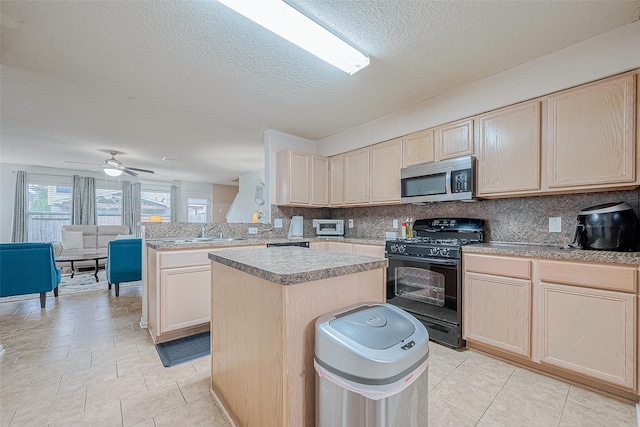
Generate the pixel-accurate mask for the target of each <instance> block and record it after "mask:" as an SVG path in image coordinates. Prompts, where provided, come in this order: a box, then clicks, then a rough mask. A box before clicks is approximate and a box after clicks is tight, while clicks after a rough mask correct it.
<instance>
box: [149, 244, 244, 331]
mask: <svg viewBox="0 0 640 427" xmlns="http://www.w3.org/2000/svg"><path fill="white" fill-rule="evenodd" d="M245 247H246V246H245ZM234 248H238V249H239V248H242V246H233V247H226V248H223V247H212V248H204V249H184V250H161V251H156V250H154V249H150V248H146V249H147V304H148V313H149V314H148V319H149V326H148V328H149V333H150V334H151V337H152V338H153V341H154V342H155V343H162V342H166V341H170V340H174V339H177V338H182V337H186V336H189V335H193V334H197V333H199V332H204V331H208V330H209V329H210V324H211V305H210V301H211V261H210V260H209V252H212V251H216V250H219V249H234Z"/></svg>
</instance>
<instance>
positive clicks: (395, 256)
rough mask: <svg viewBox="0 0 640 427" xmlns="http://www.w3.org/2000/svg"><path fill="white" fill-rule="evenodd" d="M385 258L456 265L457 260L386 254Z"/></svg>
mask: <svg viewBox="0 0 640 427" xmlns="http://www.w3.org/2000/svg"><path fill="white" fill-rule="evenodd" d="M387 258H390V259H391V258H393V259H397V260H403V259H405V260H409V261H423V262H430V263H431V264H440V265H458V260H455V259H440V258H424V257H420V256H409V255H400V256H397V255H387Z"/></svg>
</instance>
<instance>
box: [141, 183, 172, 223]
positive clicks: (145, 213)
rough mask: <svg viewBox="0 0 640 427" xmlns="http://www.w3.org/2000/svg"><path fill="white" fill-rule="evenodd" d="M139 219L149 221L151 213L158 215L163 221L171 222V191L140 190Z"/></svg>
mask: <svg viewBox="0 0 640 427" xmlns="http://www.w3.org/2000/svg"><path fill="white" fill-rule="evenodd" d="M140 196H141V197H140V198H141V206H140V214H141V221H143V222H147V221H149V217H150V216H151V215H160V216H161V217H162V221H163V222H171V191H165V190H142V192H141V194H140Z"/></svg>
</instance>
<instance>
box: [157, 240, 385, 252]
mask: <svg viewBox="0 0 640 427" xmlns="http://www.w3.org/2000/svg"><path fill="white" fill-rule="evenodd" d="M193 239H194V238H192V237H191V238H190V237H186V238H184V239H182V240H193ZM177 240H181V239H178V238H167V239H149V240H145V243H146V244H147V246H148V247H150V248H151V249H156V250H174V249H207V248H223V247H231V246H257V245H266V244H268V243H295V242H340V243H356V244H361V245H377V246H384V243H385V240H384V239H383V238H380V239H368V238H345V237H308V238H304V237H303V238H300V239H287V238H267V237H262V238H260V237H253V238H247V239H245V238H242V239H239V240H231V241H211V240H205V241H190V242H181V243H177V242H176V241H177Z"/></svg>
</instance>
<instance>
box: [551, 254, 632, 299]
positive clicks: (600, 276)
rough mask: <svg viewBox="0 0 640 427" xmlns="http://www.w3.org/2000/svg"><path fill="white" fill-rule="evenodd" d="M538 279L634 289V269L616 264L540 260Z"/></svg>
mask: <svg viewBox="0 0 640 427" xmlns="http://www.w3.org/2000/svg"><path fill="white" fill-rule="evenodd" d="M540 280H541V281H543V282H548V283H562V284H565V285H575V286H587V287H592V288H602V289H611V290H615V291H622V292H635V291H636V269H635V268H634V267H624V266H618V265H607V264H586V263H579V262H562V261H540Z"/></svg>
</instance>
